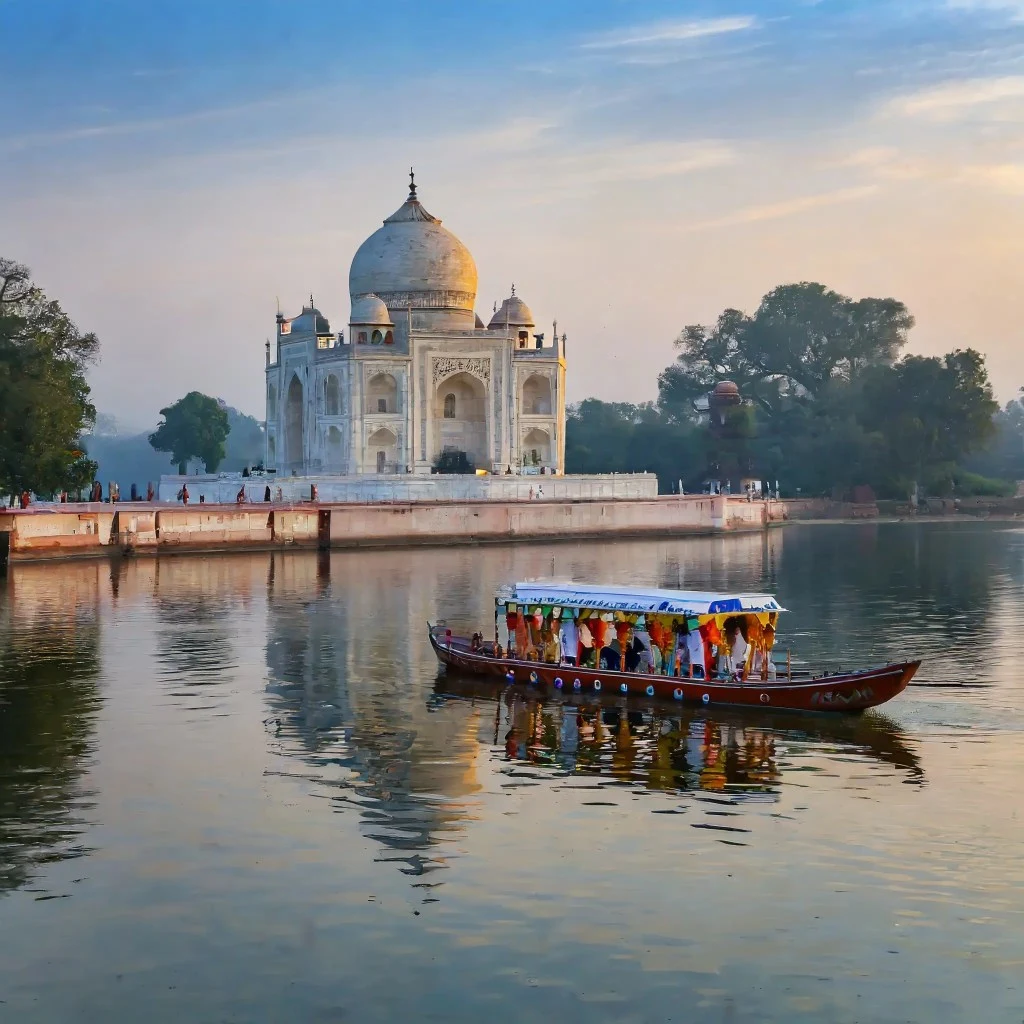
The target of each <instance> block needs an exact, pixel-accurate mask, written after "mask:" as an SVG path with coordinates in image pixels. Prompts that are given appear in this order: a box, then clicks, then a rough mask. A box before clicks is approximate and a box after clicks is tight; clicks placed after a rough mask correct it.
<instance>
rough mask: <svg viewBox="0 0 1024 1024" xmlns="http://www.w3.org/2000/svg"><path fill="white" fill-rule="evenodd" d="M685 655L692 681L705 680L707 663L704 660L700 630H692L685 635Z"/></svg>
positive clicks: (702, 639)
mask: <svg viewBox="0 0 1024 1024" xmlns="http://www.w3.org/2000/svg"><path fill="white" fill-rule="evenodd" d="M686 654H687V660H688V661H689V669H690V672H689V674H690V676H691V677H692V678H693V679H707V677H708V670H707V663H706V662H705V660H704V638H703V637H702V636H701V635H700V630H698V629H692V630H689V631H688V632H687V634H686Z"/></svg>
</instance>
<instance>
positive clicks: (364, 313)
mask: <svg viewBox="0 0 1024 1024" xmlns="http://www.w3.org/2000/svg"><path fill="white" fill-rule="evenodd" d="M348 322H349V323H350V324H374V325H377V324H379V325H380V326H381V327H392V326H394V325H393V324H392V322H391V314H390V313H388V307H387V306H385V305H384V300H383V299H380V298H378V297H377V296H376V295H372V294H370V295H360V296H359V298H358V299H355V300H354V301H353V302H352V314H351V316H350V317H349V321H348Z"/></svg>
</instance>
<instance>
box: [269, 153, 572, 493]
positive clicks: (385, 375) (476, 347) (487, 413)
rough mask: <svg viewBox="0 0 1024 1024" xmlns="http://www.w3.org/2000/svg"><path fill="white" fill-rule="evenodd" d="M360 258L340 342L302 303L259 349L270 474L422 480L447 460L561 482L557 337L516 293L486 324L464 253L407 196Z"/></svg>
mask: <svg viewBox="0 0 1024 1024" xmlns="http://www.w3.org/2000/svg"><path fill="white" fill-rule="evenodd" d="M409 177H410V187H409V196H408V198H407V199H406V200H405V202H404V203H403V204H402V205H401V206H400V207H399V208H398V209H397V210H396V211H395V212H394V213H393V214H392V215H391V216H390V217H388V218H386V219H385V220H384V223H383V225H382V226H381V227H380V228H378V229H377V230H376V231H375V232H374V233H373V234H372V235H370V237H369V238H367V239H366V241H365V242H363V244H362V245H361V246H360V247H359V249H358V250H357V251H356V254H355V256H354V258H353V260H352V265H351V268H350V269H349V276H348V284H349V300H350V307H349V308H350V312H349V319H348V327H347V330H342V331H338V332H334V331H332V330H331V326H330V324H329V322H328V320H327V318H326V317H325V316H324V315H323V314H322V313H321V312H320V311H319V310H318V309H316V308H315V307H314V305H313V301H312V298H310V304H309V305H308V306H306V307H304V308H303V310H302V312H301V313H300V314H299V315H298V316H296V317H293V318H286V317H284V316H282V315H281V314H280V313H278V316H277V336H276V342H275V343H274V344H273V345H272V343H271V342H269V341H268V342H267V366H266V375H267V382H266V383H267V391H266V394H267V428H266V446H267V449H266V463H265V464H266V467H267V469H273V470H276V471H277V474H278V475H279V476H292V475H298V476H307V475H323V474H345V475H350V474H400V473H412V474H429V473H430V472H431V469H432V467H433V466H434V465H435V463H436V462H437V460H438V459H439V458H440V457H441V456H442V454H443V453H445V452H446V451H447V452H448V453H457V452H464V453H465V454H466V456H467V458H468V460H469V462H470V463H471V464H472V465H473V467H474V468H476V469H483V470H487V471H489V472H491V473H505V472H506V471H507V470H508V469H509V468H511V469H512V470H513V472H516V473H521V472H523V471H524V470H526V471H527V472H540V471H541V470H543V471H545V472H547V473H558V474H561V473H562V472H563V470H564V460H565V335H564V334H563V335H562V336H561V338H559V337H558V334H557V322H556V323H555V324H554V329H553V330H552V332H551V334H550V336H548V335H547V334H545V333H544V332H537V331H536V323H535V319H534V316H533V313H532V312H531V311H530V308H529V306H527V304H526V303H525V302H524V301H523V300H522V298H521V297H520V296H518V295H516V294H515V288H514V287H513V288H512V294H511V295H509V297H508V298H507V299H505V300H504V301H503V302H501V304H500V305H498V304H495V308H494V312H493V315H492V316H491V318H490V321H489V323H488V324H487V325H486V326H485V325H484V323H483V321H482V320H481V319H480V317H479V315H477V313H476V312H475V307H476V298H477V294H476V289H477V270H476V263H475V262H474V260H473V257H472V255H471V254H470V252H469V250H468V249H467V248H466V247H465V246H464V245H463V244H462V242H460V241H459V239H458V238H456V237H455V235H453V234H452V232H451V231H449V230H448V229H447V228H445V227H443V226H442V224H441V221H440V220H439V219H438V218H437V217H435V216H433V215H432V214H430V213H428V212H427V210H426V209H425V208H424V207H423V204H422V203H421V202H420V200H419V198H418V197H417V195H416V184H415V179H413V176H412V173H411V172H410V176H409Z"/></svg>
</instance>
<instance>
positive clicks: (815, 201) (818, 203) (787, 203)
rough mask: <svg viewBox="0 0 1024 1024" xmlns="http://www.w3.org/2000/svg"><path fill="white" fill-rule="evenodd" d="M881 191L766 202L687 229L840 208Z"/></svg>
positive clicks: (859, 189) (862, 188) (861, 188)
mask: <svg viewBox="0 0 1024 1024" xmlns="http://www.w3.org/2000/svg"><path fill="white" fill-rule="evenodd" d="M878 191H879V187H878V186H877V185H857V186H854V187H852V188H841V189H837V190H836V191H835V192H825V193H820V194H818V195H813V196H801V197H800V198H798V199H787V200H784V201H783V202H780V203H765V204H763V205H760V206H745V207H742V208H741V209H739V210H736V211H734V212H733V213H729V214H726V215H725V216H724V217H716V218H715V219H714V220H704V221H697V222H696V223H693V224H689V225H687V227H686V230H687V231H704V230H707V229H709V228H722V227H731V226H733V225H735V224H755V223H757V222H758V221H763V220H781V219H782V218H784V217H792V216H794V215H796V214H798V213H805V212H806V211H808V210H817V209H820V208H821V207H823V206H836V205H838V204H840V203H853V202H856V201H857V200H859V199H867V198H868V197H869V196H873V195H875V194H876V193H877V192H878Z"/></svg>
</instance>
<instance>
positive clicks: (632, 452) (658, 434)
mask: <svg viewBox="0 0 1024 1024" xmlns="http://www.w3.org/2000/svg"><path fill="white" fill-rule="evenodd" d="M702 445H703V442H702V440H701V438H700V436H699V431H698V430H697V427H696V425H695V424H694V423H679V422H676V421H674V420H672V419H670V418H669V417H667V416H665V415H663V414H662V413H661V411H660V410H659V409H658V408H657V406H655V405H653V404H652V403H650V402H646V403H643V404H641V405H631V404H630V403H628V402H602V401H599V400H598V399H596V398H588V399H586V400H585V401H583V402H580V403H579V404H578V405H574V406H570V408H569V409H568V412H567V416H566V424H565V466H566V472H569V473H642V472H648V473H656V474H657V476H658V486H659V490H661V491H662V492H663V493H665V492H671V491H674V490H675V489H676V487H677V486H678V481H679V480H682V481H683V482H684V484H685V485H686V486H688V487H692V486H693V485H694V483H695V482H697V478H698V477H699V474H700V471H701V468H702V467H703V465H704V462H705V456H704V450H703V447H702Z"/></svg>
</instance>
